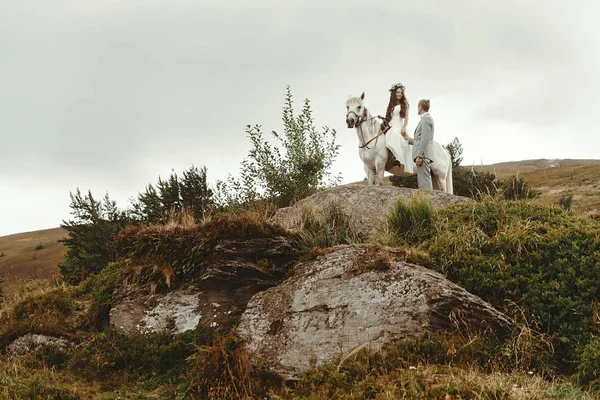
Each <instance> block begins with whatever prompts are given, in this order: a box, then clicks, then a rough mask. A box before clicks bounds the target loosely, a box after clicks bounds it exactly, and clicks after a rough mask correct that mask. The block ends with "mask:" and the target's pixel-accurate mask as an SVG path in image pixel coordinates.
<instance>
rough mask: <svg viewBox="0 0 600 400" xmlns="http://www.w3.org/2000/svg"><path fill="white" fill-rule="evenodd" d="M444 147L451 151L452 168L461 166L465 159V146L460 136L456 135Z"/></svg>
mask: <svg viewBox="0 0 600 400" xmlns="http://www.w3.org/2000/svg"><path fill="white" fill-rule="evenodd" d="M444 148H445V149H446V150H448V152H449V153H450V158H451V159H452V169H455V168H458V167H460V165H461V163H462V160H463V158H462V157H461V155H462V153H463V148H462V144H461V143H460V141H459V140H458V138H457V137H455V138H454V139H452V141H451V142H450V143H448V144H447V145H445V146H444Z"/></svg>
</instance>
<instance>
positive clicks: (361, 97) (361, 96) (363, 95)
mask: <svg viewBox="0 0 600 400" xmlns="http://www.w3.org/2000/svg"><path fill="white" fill-rule="evenodd" d="M360 99H361V100H364V99H365V92H362V94H361V95H360Z"/></svg>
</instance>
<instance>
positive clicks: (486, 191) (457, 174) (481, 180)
mask: <svg viewBox="0 0 600 400" xmlns="http://www.w3.org/2000/svg"><path fill="white" fill-rule="evenodd" d="M495 179H496V175H494V174H493V173H491V172H487V171H480V172H475V171H473V170H471V169H469V168H466V167H458V168H455V169H454V170H453V171H452V183H453V188H454V194H455V195H457V196H465V197H471V198H473V199H480V198H481V197H482V196H484V195H490V196H494V195H495V194H496V192H497V190H498V189H497V187H496V184H495V183H494V180H495Z"/></svg>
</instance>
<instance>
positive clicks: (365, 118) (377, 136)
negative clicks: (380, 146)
mask: <svg viewBox="0 0 600 400" xmlns="http://www.w3.org/2000/svg"><path fill="white" fill-rule="evenodd" d="M350 114H354V115H355V116H356V122H355V123H354V127H355V128H358V130H359V131H360V137H361V139H362V142H363V144H362V146H358V148H359V149H363V148H365V147H367V145H368V144H369V143H371V142H372V141H373V140H376V139H378V138H379V136H381V135H383V134H385V133H386V132H387V131H388V129H389V128H388V129H386V130H385V131H384V130H381V129H380V130H379V133H378V134H377V135H375V136H374V137H372V138H371V139H370V140H369V141H368V142H366V143H365V136H364V135H363V131H362V126H361V125H362V124H363V122H365V121H371V120H374V119H375V118H381V119H385V118H383V117H382V116H380V115H378V116H377V117H371V118H367V117H366V115H367V108H366V107H364V111H363V114H362V115H360V116H359V115H358V114H356V113H355V112H354V111H348V113H347V114H346V120H348V117H349V116H350ZM361 117H362V120H361ZM375 144H377V142H375ZM367 150H371V148H369V147H367Z"/></svg>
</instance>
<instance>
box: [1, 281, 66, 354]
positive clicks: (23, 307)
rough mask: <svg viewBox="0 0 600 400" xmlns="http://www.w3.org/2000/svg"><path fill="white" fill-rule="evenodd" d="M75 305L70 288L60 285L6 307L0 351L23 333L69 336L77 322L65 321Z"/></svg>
mask: <svg viewBox="0 0 600 400" xmlns="http://www.w3.org/2000/svg"><path fill="white" fill-rule="evenodd" d="M77 307H78V302H77V301H76V300H75V299H74V298H73V295H72V291H71V289H70V288H65V287H63V286H60V287H58V288H53V289H51V290H49V291H46V292H44V293H43V294H40V295H35V296H32V297H28V298H25V299H23V300H21V301H19V302H17V303H16V304H14V306H12V307H11V308H10V309H9V310H7V312H6V316H5V317H4V318H3V319H2V324H0V350H1V349H4V348H5V347H6V346H7V345H8V344H9V343H11V342H12V341H13V340H14V339H16V338H17V337H19V336H21V335H24V334H25V333H27V332H32V333H40V334H45V335H53V336H67V337H68V336H70V335H71V334H72V333H73V330H74V329H75V328H76V327H77V323H75V322H74V320H71V324H67V323H66V321H67V320H69V319H70V318H71V317H72V315H73V313H74V311H75V309H76V308H77Z"/></svg>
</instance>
